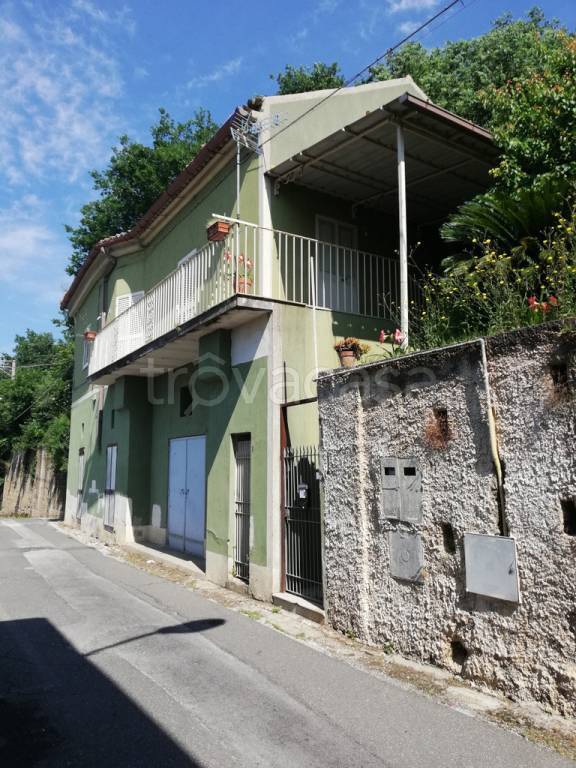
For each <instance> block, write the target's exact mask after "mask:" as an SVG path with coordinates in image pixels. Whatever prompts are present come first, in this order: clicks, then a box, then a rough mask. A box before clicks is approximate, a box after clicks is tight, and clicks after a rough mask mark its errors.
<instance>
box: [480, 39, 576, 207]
mask: <svg viewBox="0 0 576 768" xmlns="http://www.w3.org/2000/svg"><path fill="white" fill-rule="evenodd" d="M535 50H536V52H537V55H538V61H539V66H538V69H537V70H532V71H527V72H523V73H521V74H520V75H518V76H517V77H515V78H511V79H509V80H507V81H506V83H504V84H503V85H502V86H500V87H498V86H496V85H492V86H490V87H489V88H487V89H486V90H485V91H484V94H483V100H484V103H485V104H486V105H489V107H490V109H491V111H492V119H491V127H492V132H493V134H494V139H495V141H496V143H497V144H498V146H499V147H500V148H501V150H502V155H501V159H500V163H499V165H498V167H497V168H496V169H495V170H494V171H493V177H494V179H495V180H496V186H497V187H498V188H499V189H501V190H504V191H505V192H508V193H512V194H515V193H516V192H517V191H518V190H523V189H529V188H532V189H535V190H538V189H542V188H544V187H545V186H546V185H547V184H549V182H550V180H552V181H554V180H560V181H562V180H564V181H574V179H576V35H569V34H567V33H566V32H564V31H560V32H558V33H557V34H556V35H555V43H554V45H549V44H547V42H546V41H545V40H544V39H542V38H540V39H539V40H538V42H537V44H536V46H535ZM556 210H558V209H556Z"/></svg>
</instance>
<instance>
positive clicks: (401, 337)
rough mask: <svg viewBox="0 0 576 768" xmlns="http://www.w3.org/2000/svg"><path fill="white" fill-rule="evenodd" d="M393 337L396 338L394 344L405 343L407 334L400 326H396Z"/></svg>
mask: <svg viewBox="0 0 576 768" xmlns="http://www.w3.org/2000/svg"><path fill="white" fill-rule="evenodd" d="M393 339H394V344H398V346H400V344H403V343H404V339H405V336H404V334H403V333H402V331H401V330H400V328H396V330H395V331H394V336H393Z"/></svg>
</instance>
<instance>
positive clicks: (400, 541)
mask: <svg viewBox="0 0 576 768" xmlns="http://www.w3.org/2000/svg"><path fill="white" fill-rule="evenodd" d="M388 541H389V544H390V573H391V574H392V576H394V577H395V578H397V579H403V580H404V581H423V580H424V574H423V570H424V548H423V547H422V538H421V536H420V534H419V533H413V532H412V531H390V533H389V538H388Z"/></svg>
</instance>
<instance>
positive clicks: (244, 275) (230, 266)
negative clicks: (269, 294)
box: [224, 249, 254, 293]
mask: <svg viewBox="0 0 576 768" xmlns="http://www.w3.org/2000/svg"><path fill="white" fill-rule="evenodd" d="M224 263H225V265H226V276H227V277H228V279H229V280H233V281H234V282H233V286H234V292H235V293H252V286H253V285H254V263H253V261H252V259H251V258H250V257H249V256H245V255H244V254H243V253H241V254H240V255H239V256H238V264H237V265H235V266H236V267H237V271H235V269H234V257H233V256H232V253H231V252H230V251H229V250H228V249H227V250H226V251H225V252H224Z"/></svg>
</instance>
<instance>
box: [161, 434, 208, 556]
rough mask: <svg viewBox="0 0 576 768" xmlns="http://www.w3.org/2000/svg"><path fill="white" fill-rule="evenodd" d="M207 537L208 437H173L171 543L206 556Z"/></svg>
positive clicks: (169, 506) (170, 508) (169, 529)
mask: <svg viewBox="0 0 576 768" xmlns="http://www.w3.org/2000/svg"><path fill="white" fill-rule="evenodd" d="M205 539H206V438H205V437H204V436H200V437H182V438H177V439H175V440H170V475H169V488H168V545H169V546H170V548H171V549H176V550H179V551H180V552H189V553H190V554H192V555H196V556H197V557H204V553H205V549H204V543H205Z"/></svg>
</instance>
